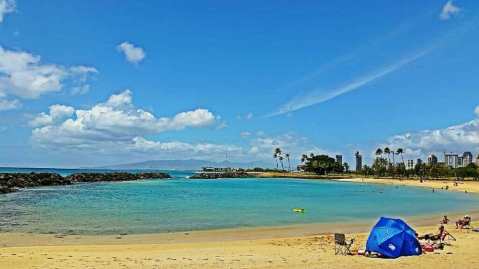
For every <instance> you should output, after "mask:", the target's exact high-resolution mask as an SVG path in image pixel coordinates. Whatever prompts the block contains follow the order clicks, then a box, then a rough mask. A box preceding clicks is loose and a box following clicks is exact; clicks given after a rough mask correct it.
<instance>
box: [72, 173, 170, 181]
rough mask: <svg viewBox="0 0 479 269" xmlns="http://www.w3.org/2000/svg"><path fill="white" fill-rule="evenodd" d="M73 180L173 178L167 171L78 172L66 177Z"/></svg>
mask: <svg viewBox="0 0 479 269" xmlns="http://www.w3.org/2000/svg"><path fill="white" fill-rule="evenodd" d="M66 178H67V179H69V180H71V181H72V182H102V181H106V182H112V181H134V180H142V179H165V178H171V176H170V175H169V174H167V173H126V172H112V173H76V174H71V175H69V176H67V177H66Z"/></svg>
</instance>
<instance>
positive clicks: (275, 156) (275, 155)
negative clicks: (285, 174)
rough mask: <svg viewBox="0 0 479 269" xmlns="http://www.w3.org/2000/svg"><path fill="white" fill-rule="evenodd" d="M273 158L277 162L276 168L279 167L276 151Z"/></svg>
mask: <svg viewBox="0 0 479 269" xmlns="http://www.w3.org/2000/svg"><path fill="white" fill-rule="evenodd" d="M273 158H274V160H275V162H276V169H278V154H276V152H275V153H274V154H273Z"/></svg>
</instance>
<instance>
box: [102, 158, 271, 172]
mask: <svg viewBox="0 0 479 269" xmlns="http://www.w3.org/2000/svg"><path fill="white" fill-rule="evenodd" d="M207 166H211V167H233V168H254V167H269V166H270V165H268V164H266V163H264V162H244V163H241V162H229V161H223V162H213V161H206V160H193V159H191V160H151V161H144V162H136V163H126V164H117V165H108V166H103V167H96V168H100V169H159V170H198V169H201V168H202V167H207Z"/></svg>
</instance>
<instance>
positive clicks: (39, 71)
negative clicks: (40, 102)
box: [0, 46, 98, 99]
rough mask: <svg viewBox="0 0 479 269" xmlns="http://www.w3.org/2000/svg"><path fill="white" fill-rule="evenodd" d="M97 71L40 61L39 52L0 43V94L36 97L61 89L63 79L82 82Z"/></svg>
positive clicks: (76, 82)
mask: <svg viewBox="0 0 479 269" xmlns="http://www.w3.org/2000/svg"><path fill="white" fill-rule="evenodd" d="M97 72H98V71H97V70H96V69H95V68H92V67H86V66H73V67H69V68H67V67H63V66H60V65H55V64H43V63H41V59H40V56H35V55H32V54H30V53H28V52H22V51H11V50H6V49H4V48H2V47H1V46H0V96H13V97H19V98H23V99H36V98H38V97H40V96H42V95H44V94H47V93H51V92H58V91H61V90H62V88H63V87H64V83H65V82H66V81H71V82H72V83H73V84H76V85H78V86H81V85H84V84H85V82H86V80H87V78H88V76H89V75H90V74H92V73H97Z"/></svg>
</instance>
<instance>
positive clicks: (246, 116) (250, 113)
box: [236, 112, 254, 120]
mask: <svg viewBox="0 0 479 269" xmlns="http://www.w3.org/2000/svg"><path fill="white" fill-rule="evenodd" d="M253 117H254V114H253V113H252V112H248V113H246V114H245V115H238V116H236V118H237V119H238V120H242V119H244V120H251V119H252V118H253Z"/></svg>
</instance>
